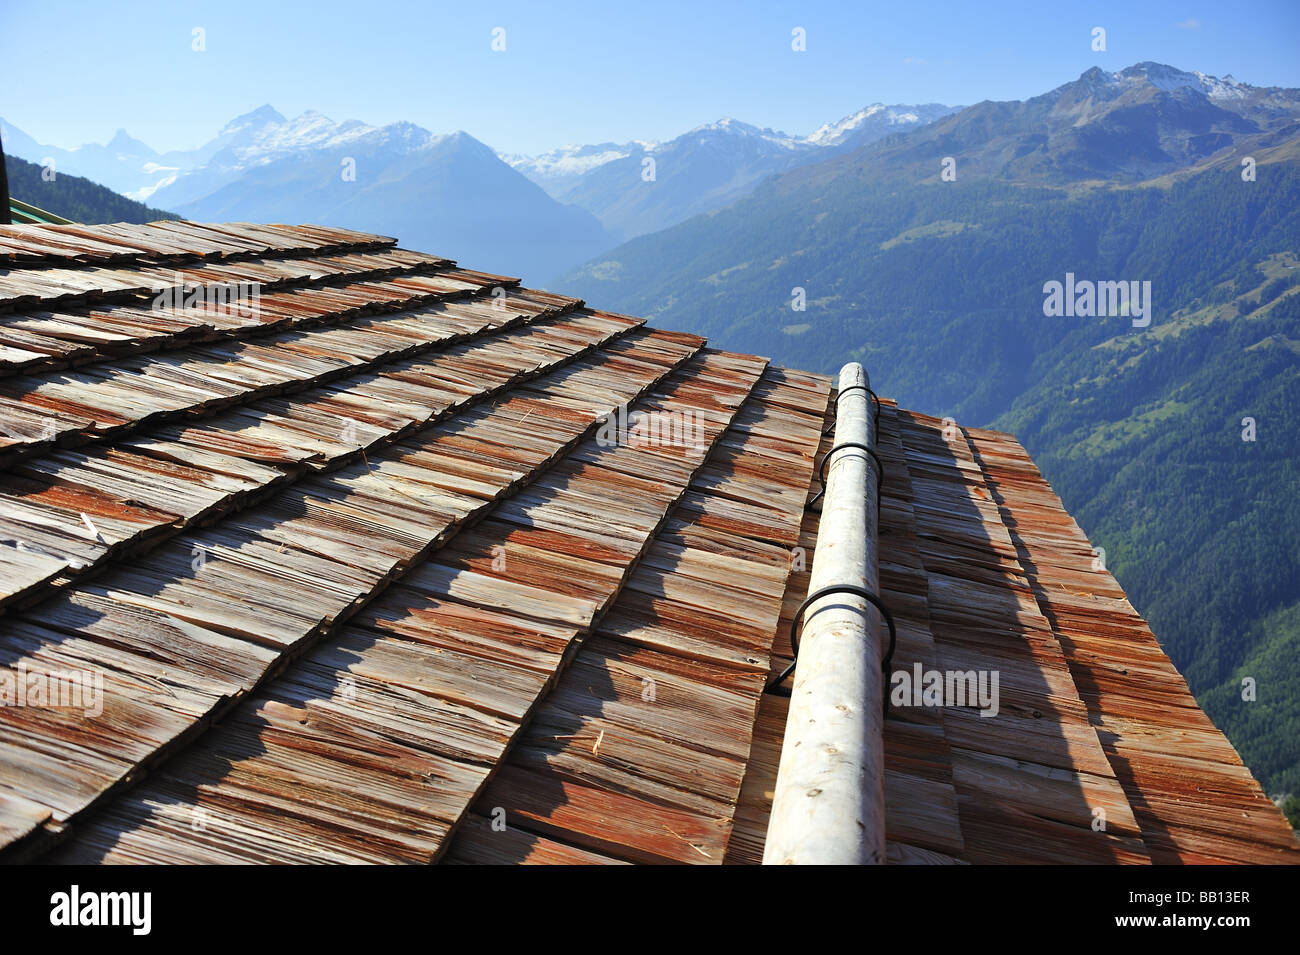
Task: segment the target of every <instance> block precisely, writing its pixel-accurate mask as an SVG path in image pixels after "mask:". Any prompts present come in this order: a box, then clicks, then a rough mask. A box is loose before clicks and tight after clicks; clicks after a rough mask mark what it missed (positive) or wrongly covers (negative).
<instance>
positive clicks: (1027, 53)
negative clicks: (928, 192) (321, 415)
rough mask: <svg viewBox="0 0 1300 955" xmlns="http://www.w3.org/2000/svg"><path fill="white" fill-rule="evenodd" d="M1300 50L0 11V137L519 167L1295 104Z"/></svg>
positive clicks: (412, 10) (1152, 23)
mask: <svg viewBox="0 0 1300 955" xmlns="http://www.w3.org/2000/svg"><path fill="white" fill-rule="evenodd" d="M1095 27H1101V28H1103V29H1104V30H1105V31H1106V33H1105V39H1106V49H1105V51H1104V52H1099V51H1094V50H1093V49H1092V46H1093V29H1094V28H1095ZM498 29H499V30H501V31H504V33H501V32H497V33H495V34H494V31H497V30H498ZM796 29H798V30H802V31H803V36H804V38H805V46H806V48H805V49H804V50H800V51H796V50H795V49H793V48H792V47H793V46H794V32H793V31H795V30H796ZM196 30H201V31H202V33H201V37H202V40H203V43H202V45H203V47H204V49H202V50H196V49H194V47H195V46H196V45H197V41H196V34H195V31H196ZM494 36H495V38H496V40H497V45H498V46H501V45H502V42H501V41H502V40H503V41H504V49H502V50H494V49H493V41H494ZM1297 50H1300V0H1273V2H1259V3H1223V2H1216V3H1199V2H1179V3H1172V2H1171V3H1166V2H1158V0H1156V2H1134V0H1125V2H1120V3H1114V2H1093V3H1077V4H1076V3H1058V2H1055V0H1036V2H1004V3H1000V2H996V0H990V2H983V3H976V2H965V3H960V2H951V3H949V2H925V0H920V2H910V3H900V2H897V0H892V2H886V3H862V2H859V3H854V2H843V3H816V2H801V3H770V2H762V0H758V2H748V3H708V2H699V0H696V2H689V3H685V2H683V3H678V2H670V0H653V2H650V3H644V2H636V0H618V2H616V3H613V4H609V5H607V6H604V5H601V4H597V3H578V2H563V0H560V2H532V3H498V4H494V3H477V2H475V3H464V2H457V3H435V2H424V3H397V2H385V0H317V2H312V3H298V2H292V0H260V2H245V0H223V2H219V3H204V2H183V0H182V2H165V3H159V2H112V0H101V2H97V3H89V2H88V3H73V2H60V0H0V62H2V63H4V64H5V68H4V81H3V83H0V117H3V118H4V119H5V120H6V122H8V123H9V124H10V125H13V126H16V127H18V128H19V129H21V130H23V131H24V132H26V133H27V134H28V135H30V136H32V137H34V138H35V139H36V140H37V141H38V142H41V143H45V144H50V145H54V146H60V147H64V148H70V147H72V146H76V145H79V144H82V143H85V142H101V143H102V142H106V141H107V140H108V139H109V138H111V137H112V135H113V134H114V132H115V131H116V130H117V129H118V128H125V129H126V130H127V131H128V132H129V133H130V134H131V135H133V136H134V137H136V138H137V139H140V140H143V141H144V142H146V143H148V144H149V145H150V146H152V147H154V148H155V149H157V150H159V151H166V150H168V149H189V148H194V147H196V146H199V145H201V144H202V143H204V142H206V141H207V140H209V139H211V138H212V137H213V136H214V135H215V134H216V133H217V131H218V130H219V129H220V128H221V127H222V126H224V125H225V124H226V123H227V122H228V121H229V120H231V119H232V118H234V117H235V116H238V115H240V114H242V113H246V112H249V111H250V110H253V109H255V108H257V107H258V106H261V105H262V104H263V103H270V104H271V105H272V106H274V107H275V108H276V109H278V110H279V111H280V112H281V113H283V114H284V115H286V116H289V117H292V116H296V115H298V114H299V113H302V112H303V111H305V110H309V109H311V110H316V111H318V112H321V113H324V114H325V115H327V116H329V117H330V118H332V119H334V120H344V119H360V120H363V121H365V122H367V123H370V124H374V125H382V124H385V123H390V122H396V121H399V120H406V121H409V122H413V123H416V124H418V125H420V126H423V127H425V128H427V129H429V130H431V131H433V132H435V133H445V132H452V131H454V130H457V129H462V130H465V131H466V132H468V133H470V134H471V135H473V136H475V137H476V138H478V139H480V140H482V141H483V142H485V143H488V144H489V145H490V146H492V147H493V148H494V149H496V150H498V151H500V152H507V153H528V154H532V153H538V152H542V151H545V150H548V149H552V148H554V147H556V146H559V145H562V144H566V143H599V142H607V141H612V142H625V141H628V140H632V139H651V140H665V139H671V138H672V137H674V136H677V135H679V134H681V133H682V132H685V131H686V130H688V129H690V128H692V127H694V126H698V125H700V124H703V123H708V122H713V121H714V120H717V119H720V118H722V117H726V116H730V117H734V118H736V119H740V120H743V121H745V122H748V123H753V124H754V125H757V126H764V127H772V128H774V129H780V130H784V131H785V132H787V133H791V134H794V135H806V134H808V133H810V132H812V131H813V130H814V129H816V128H817V127H818V126H820V125H822V124H823V123H826V122H832V121H834V120H836V119H839V118H841V117H843V116H846V115H848V114H850V113H853V112H855V111H857V110H859V109H861V108H862V107H863V106H865V105H867V104H869V103H874V102H884V103H890V104H893V103H929V102H938V103H945V104H950V105H951V104H961V105H967V104H970V103H974V102H978V101H979V100H983V99H1024V98H1026V97H1029V96H1034V95H1037V94H1039V93H1042V92H1046V91H1047V90H1049V89H1052V88H1054V87H1056V86H1059V85H1060V84H1062V83H1065V82H1069V81H1070V80H1073V79H1075V78H1077V77H1078V75H1079V74H1080V73H1082V72H1084V71H1085V70H1087V69H1089V68H1091V67H1093V66H1100V67H1102V68H1103V69H1107V70H1118V69H1122V68H1124V67H1126V66H1131V65H1132V64H1134V63H1137V62H1140V61H1143V60H1155V61H1157V62H1162V63H1168V64H1170V65H1173V66H1177V67H1180V68H1182V69H1186V70H1199V71H1201V72H1204V73H1211V74H1214V75H1216V76H1222V75H1224V74H1229V73H1230V74H1232V75H1233V76H1234V77H1236V78H1237V79H1238V80H1241V81H1244V82H1249V83H1252V84H1255V85H1260V86H1290V87H1300V57H1298V56H1297V55H1296V52H1297Z"/></svg>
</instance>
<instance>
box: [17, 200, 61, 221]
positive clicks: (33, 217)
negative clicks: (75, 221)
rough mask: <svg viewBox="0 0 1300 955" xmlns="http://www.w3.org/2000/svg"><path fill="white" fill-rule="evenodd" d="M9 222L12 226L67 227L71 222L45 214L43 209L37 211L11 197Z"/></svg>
mask: <svg viewBox="0 0 1300 955" xmlns="http://www.w3.org/2000/svg"><path fill="white" fill-rule="evenodd" d="M9 221H10V222H12V223H13V224H14V225H23V224H29V223H45V224H48V225H69V224H70V223H71V222H72V220H71V219H65V218H63V217H62V216H56V215H55V214H54V213H53V212H46V211H45V210H44V209H38V208H36V206H33V205H30V204H28V203H26V202H20V201H19V200H17V199H15V198H14V197H13V196H10V197H9Z"/></svg>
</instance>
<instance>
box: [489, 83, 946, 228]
mask: <svg viewBox="0 0 1300 955" xmlns="http://www.w3.org/2000/svg"><path fill="white" fill-rule="evenodd" d="M956 108H957V107H949V106H940V105H937V104H929V105H925V106H884V105H881V104H876V105H874V106H868V107H866V108H865V109H862V110H859V111H858V112H857V113H854V114H853V115H851V116H846V117H844V118H843V119H841V120H838V121H837V122H834V123H828V124H826V125H824V126H822V127H820V128H819V129H818V130H817V131H816V132H814V133H813V134H812V135H810V136H806V137H799V136H792V135H789V134H787V133H783V132H780V131H778V130H774V129H764V128H760V127H758V126H753V125H750V124H749V123H744V122H741V121H740V120H737V119H731V118H725V119H720V120H718V121H717V122H714V123H706V124H704V125H701V126H696V127H695V128H694V129H691V130H688V131H687V132H685V133H683V134H682V135H680V136H678V137H677V138H675V139H672V140H669V141H667V142H662V143H656V142H646V141H634V142H630V143H600V144H597V145H585V146H563V147H561V148H559V149H556V150H552V151H551V152H548V153H543V154H541V155H538V156H519V155H509V156H502V159H504V160H505V161H506V162H508V163H509V164H510V165H511V166H513V167H514V168H515V169H518V170H519V171H520V172H522V173H523V174H524V175H526V176H527V177H528V178H529V179H531V180H533V182H535V183H537V184H538V185H540V186H541V187H542V188H543V189H545V190H546V191H547V192H549V193H550V194H551V195H552V196H554V197H555V198H557V199H559V200H561V201H564V202H572V203H575V204H576V205H578V206H581V207H582V208H584V209H586V210H587V211H588V212H591V213H592V214H593V215H595V216H596V217H597V218H598V219H600V221H601V223H602V224H603V225H604V226H605V227H606V228H607V229H609V230H610V231H611V232H613V233H615V234H616V235H618V236H620V237H621V238H624V239H628V238H632V237H634V236H638V235H643V234H645V233H647V232H655V231H658V230H659V229H664V228H667V227H668V226H671V225H675V224H676V223H678V222H681V221H682V220H684V219H688V218H690V217H691V216H693V215H698V214H699V213H702V212H708V211H710V210H712V209H716V208H718V207H720V206H723V205H726V204H727V203H729V202H733V201H735V200H736V199H739V198H741V197H743V196H746V195H748V194H749V193H750V192H751V191H753V189H754V187H755V186H757V185H758V184H759V183H760V182H762V181H763V180H764V179H766V178H767V177H768V176H771V175H775V174H777V173H780V172H784V171H786V170H788V169H791V168H793V167H795V166H799V165H802V164H804V163H809V162H816V161H818V160H820V159H823V158H826V157H828V156H830V155H834V154H836V153H838V152H845V151H849V150H852V149H856V148H858V147H859V146H863V145H865V144H867V143H870V142H874V141H875V140H877V139H879V138H881V137H882V136H887V135H889V134H890V133H895V132H901V131H902V130H905V129H908V128H912V127H915V126H919V125H923V124H925V123H928V122H932V121H933V120H935V119H938V118H940V117H942V116H945V115H947V114H948V113H950V112H953V111H954V109H956ZM647 159H651V160H653V166H648V165H647V163H646V160H647ZM651 174H652V175H653V177H654V178H653V179H648V178H647V176H648V175H651Z"/></svg>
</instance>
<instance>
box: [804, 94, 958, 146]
mask: <svg viewBox="0 0 1300 955" xmlns="http://www.w3.org/2000/svg"><path fill="white" fill-rule="evenodd" d="M959 109H961V107H960V106H943V105H942V104H940V103H927V104H925V105H923V106H886V105H885V104H884V103H873V104H872V105H871V106H867V107H865V108H863V109H860V110H858V111H857V112H856V113H853V114H851V115H849V116H845V117H844V118H843V119H840V120H837V121H835V122H833V123H827V124H826V125H825V126H822V127H820V128H819V129H817V130H816V131H814V132H813V133H812V134H811V135H810V136H808V137H807V138H806V139H804V142H806V143H810V144H812V145H814V146H829V147H840V148H843V147H847V148H850V149H852V148H855V147H857V146H864V145H866V144H867V143H869V142H873V141H875V140H877V139H880V138H881V137H882V136H888V135H890V134H891V133H899V132H903V131H904V130H906V129H909V128H912V127H915V126H924V125H925V124H926V123H933V122H934V121H935V120H937V119H942V118H943V117H945V116H947V115H949V114H950V113H955V112H957V110H959Z"/></svg>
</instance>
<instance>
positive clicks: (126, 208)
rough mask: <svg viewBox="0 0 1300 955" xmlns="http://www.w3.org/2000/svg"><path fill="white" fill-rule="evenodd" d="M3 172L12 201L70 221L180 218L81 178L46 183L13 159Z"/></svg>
mask: <svg viewBox="0 0 1300 955" xmlns="http://www.w3.org/2000/svg"><path fill="white" fill-rule="evenodd" d="M5 169H6V170H7V171H8V173H9V194H10V195H12V196H13V197H14V198H15V199H21V200H22V201H23V202H27V203H30V204H31V205H34V206H38V207H40V208H41V209H44V210H45V211H46V212H53V213H54V214H55V215H58V216H62V217H63V218H65V219H71V220H72V221H73V222H86V223H100V222H155V221H157V220H158V219H179V218H180V216H177V215H174V214H173V213H170V212H163V211H162V210H161V209H151V208H149V207H148V206H146V205H145V204H144V203H141V202H135V201H134V200H132V199H128V198H126V197H125V196H119V195H118V194H117V193H116V192H113V190H111V189H106V188H105V187H103V186H101V185H99V184H98V183H94V182H91V181H90V180H89V179H82V178H81V177H80V176H68V175H64V174H63V173H59V174H58V175H56V176H55V178H54V180H53V181H52V182H47V181H46V180H44V179H42V178H41V167H40V166H38V165H37V164H36V163H33V162H28V161H27V160H25V159H19V158H17V157H16V156H9V155H6V156H5Z"/></svg>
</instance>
